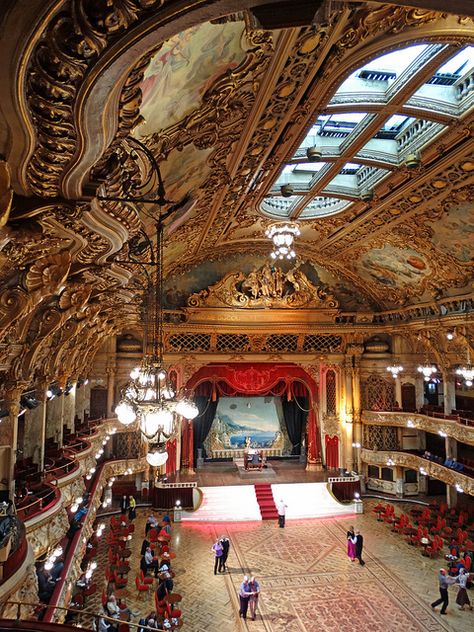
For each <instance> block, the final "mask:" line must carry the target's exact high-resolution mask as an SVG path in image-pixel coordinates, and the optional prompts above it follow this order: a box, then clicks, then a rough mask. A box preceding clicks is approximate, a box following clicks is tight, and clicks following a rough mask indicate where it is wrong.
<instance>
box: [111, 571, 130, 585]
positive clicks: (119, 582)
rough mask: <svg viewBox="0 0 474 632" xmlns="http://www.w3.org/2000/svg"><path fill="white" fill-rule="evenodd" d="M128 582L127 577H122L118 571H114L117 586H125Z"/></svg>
mask: <svg viewBox="0 0 474 632" xmlns="http://www.w3.org/2000/svg"><path fill="white" fill-rule="evenodd" d="M127 582H128V579H127V577H120V575H119V574H118V573H117V571H114V584H115V587H116V588H125V586H126V585H127Z"/></svg>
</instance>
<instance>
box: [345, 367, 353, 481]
mask: <svg viewBox="0 0 474 632" xmlns="http://www.w3.org/2000/svg"><path fill="white" fill-rule="evenodd" d="M343 378H344V379H343V385H344V401H345V410H344V420H343V421H344V467H345V468H346V470H347V471H348V472H352V470H353V469H354V463H353V453H354V451H353V448H352V443H353V441H354V436H353V420H354V404H353V398H352V356H348V357H346V358H345V361H344V369H343Z"/></svg>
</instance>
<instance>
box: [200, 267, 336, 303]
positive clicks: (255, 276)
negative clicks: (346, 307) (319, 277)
mask: <svg viewBox="0 0 474 632" xmlns="http://www.w3.org/2000/svg"><path fill="white" fill-rule="evenodd" d="M188 306H189V307H241V308H249V309H265V308H278V309H293V308H298V307H305V308H313V309H329V310H336V309H337V308H338V302H337V301H336V299H335V298H334V297H333V296H331V295H329V294H327V293H326V292H324V291H323V290H322V289H321V288H319V287H316V286H315V285H313V284H312V283H311V281H310V280H309V279H308V277H307V276H306V275H305V274H304V272H302V270H300V268H299V266H298V265H296V266H294V267H292V268H290V269H289V270H288V272H286V273H284V272H283V270H282V269H281V268H280V267H279V266H273V267H272V266H270V264H269V263H266V264H265V265H263V266H262V267H261V268H259V269H257V268H254V269H253V270H252V271H251V272H250V273H249V274H247V275H246V274H244V273H243V272H231V273H229V274H227V275H226V276H225V277H224V278H223V279H221V281H218V282H217V283H215V284H214V285H212V286H210V287H209V288H208V289H207V290H203V291H201V292H198V293H196V294H193V295H191V296H190V297H189V299H188Z"/></svg>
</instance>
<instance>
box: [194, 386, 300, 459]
mask: <svg viewBox="0 0 474 632" xmlns="http://www.w3.org/2000/svg"><path fill="white" fill-rule="evenodd" d="M288 443H289V441H288V437H287V436H286V432H285V422H284V419H283V410H282V406H281V400H280V398H279V397H221V398H220V399H219V403H218V405H217V410H216V416H215V417H214V421H213V422H212V427H211V430H210V432H209V435H208V437H207V439H206V441H205V442H204V446H205V448H206V451H207V453H208V454H209V453H212V452H213V451H215V450H243V449H244V448H245V447H248V448H256V449H260V448H272V449H278V450H281V451H282V453H283V452H284V451H285V449H287V447H288Z"/></svg>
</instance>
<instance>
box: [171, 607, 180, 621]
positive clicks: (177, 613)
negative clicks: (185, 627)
mask: <svg viewBox="0 0 474 632" xmlns="http://www.w3.org/2000/svg"><path fill="white" fill-rule="evenodd" d="M181 614H182V613H181V610H179V608H176V609H175V610H172V611H171V616H172V617H173V618H175V619H179V617H180V616H181Z"/></svg>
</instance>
